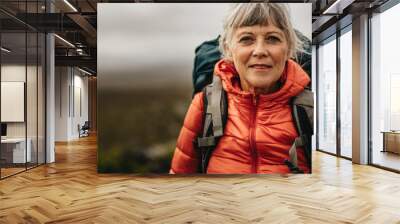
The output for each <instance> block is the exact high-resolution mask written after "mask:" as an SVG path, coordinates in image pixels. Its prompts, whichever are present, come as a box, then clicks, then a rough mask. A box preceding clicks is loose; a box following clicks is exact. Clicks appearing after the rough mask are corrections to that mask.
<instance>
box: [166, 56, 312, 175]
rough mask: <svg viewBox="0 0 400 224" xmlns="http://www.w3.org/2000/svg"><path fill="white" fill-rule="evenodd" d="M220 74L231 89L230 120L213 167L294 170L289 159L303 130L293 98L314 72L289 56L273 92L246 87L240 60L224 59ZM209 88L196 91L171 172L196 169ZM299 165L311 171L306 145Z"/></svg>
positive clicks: (243, 171)
mask: <svg viewBox="0 0 400 224" xmlns="http://www.w3.org/2000/svg"><path fill="white" fill-rule="evenodd" d="M214 73H215V74H217V75H218V76H220V77H221V79H222V85H223V88H224V90H225V91H226V92H227V100H228V120H227V123H226V126H225V129H224V136H223V137H221V139H220V140H219V143H218V145H217V146H216V148H215V149H214V152H213V154H212V156H211V158H210V161H209V164H208V168H207V173H225V174H248V173H290V170H289V168H288V167H287V166H286V165H285V164H284V161H285V159H289V149H290V147H291V145H292V144H293V141H294V139H295V138H296V137H297V136H298V133H297V131H296V127H295V124H294V122H293V118H292V112H291V106H290V102H289V101H290V99H291V98H292V97H294V96H296V95H298V94H299V93H300V92H302V91H303V89H304V87H306V86H307V84H308V83H309V82H310V78H309V77H308V75H307V74H306V73H305V72H304V71H303V69H302V68H301V67H300V66H299V65H298V64H297V63H296V62H294V61H292V60H288V62H287V63H286V68H285V71H284V73H283V75H282V77H281V82H284V83H283V85H282V87H281V88H280V89H279V90H278V91H276V92H274V93H271V94H260V95H253V94H252V93H250V92H245V91H243V90H241V88H240V80H239V76H238V74H237V72H236V70H235V68H234V66H233V65H232V64H231V63H229V62H227V61H225V60H220V61H219V62H218V63H217V64H216V66H215V72H214ZM203 107H204V106H203V93H202V92H200V93H198V94H196V95H195V97H194V98H193V101H192V103H191V105H190V107H189V110H188V112H187V114H186V117H185V120H184V124H183V127H182V130H181V132H180V134H179V137H178V140H177V145H176V149H175V153H174V157H173V159H172V166H171V170H170V173H196V172H197V168H198V161H199V160H198V154H197V151H196V149H195V145H194V140H195V139H196V138H197V137H198V136H199V135H200V133H201V132H202V129H203V120H202V119H203ZM297 153H298V154H297V156H298V164H299V168H300V169H302V170H304V171H305V172H306V173H309V172H310V168H309V167H307V165H306V159H305V157H304V151H303V149H302V148H297Z"/></svg>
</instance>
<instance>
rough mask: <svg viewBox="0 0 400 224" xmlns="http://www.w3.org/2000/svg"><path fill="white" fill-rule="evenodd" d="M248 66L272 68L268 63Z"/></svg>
mask: <svg viewBox="0 0 400 224" xmlns="http://www.w3.org/2000/svg"><path fill="white" fill-rule="evenodd" d="M249 67H250V68H255V69H270V68H272V65H268V64H252V65H250V66H249Z"/></svg>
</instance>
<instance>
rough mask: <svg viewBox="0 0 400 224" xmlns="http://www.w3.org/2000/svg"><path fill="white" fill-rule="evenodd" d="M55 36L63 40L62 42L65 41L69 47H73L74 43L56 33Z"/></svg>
mask: <svg viewBox="0 0 400 224" xmlns="http://www.w3.org/2000/svg"><path fill="white" fill-rule="evenodd" d="M54 36H55V37H57V38H58V39H60V40H61V41H63V42H64V43H66V44H67V45H69V46H70V47H73V48H75V45H73V44H71V42H69V41H67V40H66V39H64V38H62V37H60V36H58V35H57V34H54Z"/></svg>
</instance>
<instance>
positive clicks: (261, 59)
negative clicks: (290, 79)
mask: <svg viewBox="0 0 400 224" xmlns="http://www.w3.org/2000/svg"><path fill="white" fill-rule="evenodd" d="M227 52H228V58H229V59H231V60H232V61H233V63H234V65H235V68H236V70H237V71H238V73H239V76H240V82H241V85H242V89H243V90H245V91H254V92H255V91H257V92H264V93H269V92H273V91H275V90H276V88H277V81H278V80H279V78H280V77H281V75H282V73H283V70H284V68H285V64H286V61H287V59H288V55H289V47H288V42H287V40H286V37H285V34H284V33H283V31H282V30H281V29H279V28H278V27H276V26H274V25H268V26H260V25H255V26H245V27H240V28H238V29H236V30H235V31H234V33H233V37H232V40H231V42H230V44H229V45H228V49H227Z"/></svg>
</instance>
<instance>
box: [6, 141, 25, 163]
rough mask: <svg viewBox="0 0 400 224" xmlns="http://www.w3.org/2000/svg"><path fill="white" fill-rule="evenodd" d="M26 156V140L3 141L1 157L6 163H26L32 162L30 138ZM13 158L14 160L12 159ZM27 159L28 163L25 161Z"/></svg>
mask: <svg viewBox="0 0 400 224" xmlns="http://www.w3.org/2000/svg"><path fill="white" fill-rule="evenodd" d="M27 142H28V144H27V146H28V147H26V154H25V138H6V139H1V157H2V159H4V160H5V161H6V163H25V162H30V161H31V157H32V154H31V145H32V141H31V139H30V138H28V139H27ZM11 158H12V159H11ZM25 159H27V161H25Z"/></svg>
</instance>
